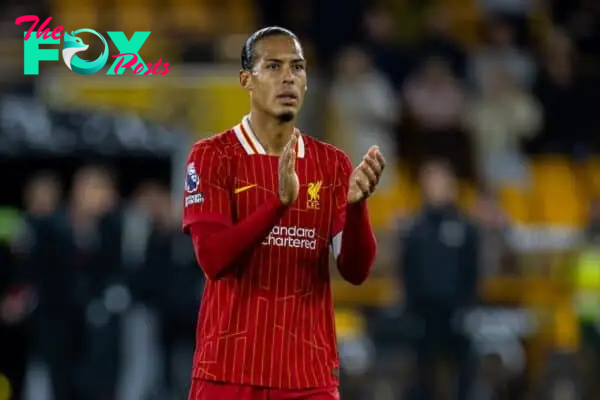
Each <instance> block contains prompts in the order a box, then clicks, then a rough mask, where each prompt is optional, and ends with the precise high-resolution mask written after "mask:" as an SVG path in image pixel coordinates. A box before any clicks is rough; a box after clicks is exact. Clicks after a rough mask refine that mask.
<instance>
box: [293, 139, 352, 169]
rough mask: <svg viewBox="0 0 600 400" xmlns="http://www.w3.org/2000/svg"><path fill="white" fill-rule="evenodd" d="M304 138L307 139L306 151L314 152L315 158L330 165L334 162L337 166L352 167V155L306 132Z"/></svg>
mask: <svg viewBox="0 0 600 400" xmlns="http://www.w3.org/2000/svg"><path fill="white" fill-rule="evenodd" d="M302 138H303V140H304V141H305V146H306V151H308V152H311V151H312V152H314V155H315V158H317V159H318V160H319V161H321V162H325V163H327V164H329V165H331V164H334V165H335V166H336V168H339V167H342V168H344V169H346V168H348V167H349V168H350V169H351V168H352V161H350V157H349V156H348V154H346V152H344V151H343V150H342V149H340V148H338V147H336V146H334V145H332V144H331V143H327V142H324V141H322V140H319V139H316V138H314V137H312V136H309V135H307V134H304V133H303V134H302Z"/></svg>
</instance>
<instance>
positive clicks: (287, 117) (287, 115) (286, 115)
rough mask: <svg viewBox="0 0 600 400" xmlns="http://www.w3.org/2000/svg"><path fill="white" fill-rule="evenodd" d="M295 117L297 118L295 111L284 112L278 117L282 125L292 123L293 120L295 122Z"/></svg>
mask: <svg viewBox="0 0 600 400" xmlns="http://www.w3.org/2000/svg"><path fill="white" fill-rule="evenodd" d="M295 116H296V114H295V113H294V112H293V111H284V112H282V113H280V114H279V115H277V120H278V121H279V122H280V123H286V122H290V121H291V120H293V119H294V117H295Z"/></svg>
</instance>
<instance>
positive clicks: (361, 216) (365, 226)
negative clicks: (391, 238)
mask: <svg viewBox="0 0 600 400" xmlns="http://www.w3.org/2000/svg"><path fill="white" fill-rule="evenodd" d="M376 253H377V242H376V240H375V235H374V234H373V229H372V228H371V222H370V221H369V213H368V210H367V205H366V202H364V201H362V202H360V203H358V204H349V205H347V206H346V222H345V225H344V230H343V234H342V244H341V250H340V254H339V256H338V258H337V266H338V270H339V271H340V274H341V275H342V277H343V278H344V279H345V280H347V281H348V282H350V283H352V284H354V285H360V284H361V283H363V282H364V281H365V279H367V277H368V276H369V272H370V271H371V267H372V266H373V262H374V261H375V255H376Z"/></svg>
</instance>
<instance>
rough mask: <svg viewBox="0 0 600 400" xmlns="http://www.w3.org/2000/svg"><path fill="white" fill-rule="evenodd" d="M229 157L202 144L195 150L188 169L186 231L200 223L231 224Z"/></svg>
mask: <svg viewBox="0 0 600 400" xmlns="http://www.w3.org/2000/svg"><path fill="white" fill-rule="evenodd" d="M227 176H228V168H227V158H226V157H225V155H224V154H223V153H222V152H221V151H219V150H218V149H216V148H215V147H214V146H212V145H210V144H209V143H206V142H199V143H197V144H196V145H194V147H193V148H192V150H191V152H190V155H189V157H188V160H187V164H186V170H185V189H184V195H183V224H182V229H183V231H184V232H185V233H188V231H189V227H190V226H191V225H193V224H195V223H197V222H216V223H222V224H226V225H230V224H231V201H230V193H229V190H228V186H227Z"/></svg>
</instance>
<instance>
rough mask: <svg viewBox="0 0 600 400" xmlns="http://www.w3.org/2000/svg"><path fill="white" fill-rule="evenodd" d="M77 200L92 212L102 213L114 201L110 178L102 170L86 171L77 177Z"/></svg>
mask: <svg viewBox="0 0 600 400" xmlns="http://www.w3.org/2000/svg"><path fill="white" fill-rule="evenodd" d="M73 189H74V195H75V202H76V203H77V204H78V206H79V207H80V208H81V209H82V210H86V211H87V212H89V213H90V214H101V213H103V212H105V211H107V210H108V209H110V208H111V207H112V205H113V202H114V200H115V199H114V191H113V187H112V182H111V181H110V178H109V177H108V176H107V175H106V174H104V173H103V172H100V171H94V170H92V171H84V172H82V173H81V174H80V175H79V176H77V177H76V179H75V185H74V188H73Z"/></svg>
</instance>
